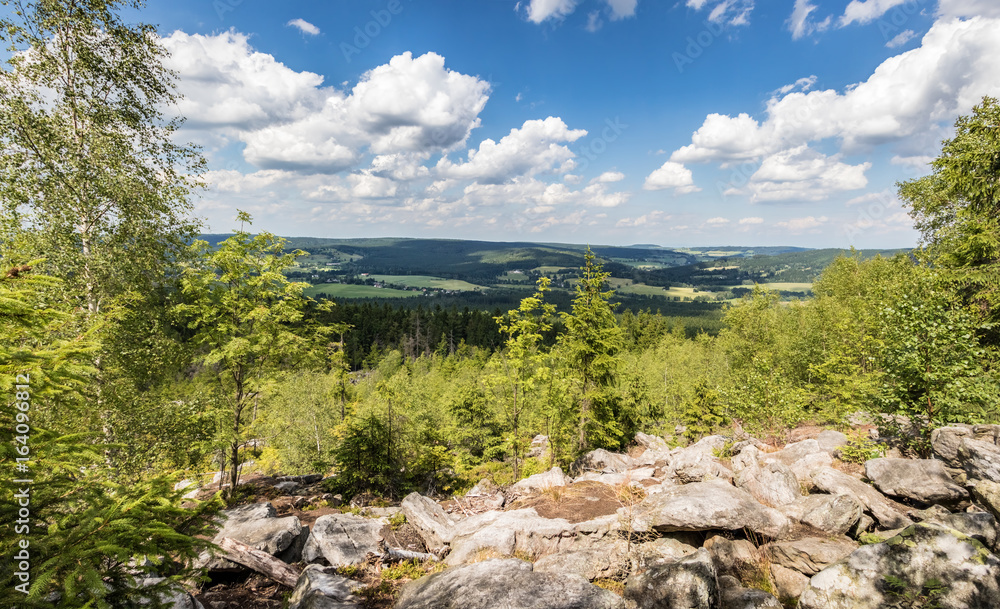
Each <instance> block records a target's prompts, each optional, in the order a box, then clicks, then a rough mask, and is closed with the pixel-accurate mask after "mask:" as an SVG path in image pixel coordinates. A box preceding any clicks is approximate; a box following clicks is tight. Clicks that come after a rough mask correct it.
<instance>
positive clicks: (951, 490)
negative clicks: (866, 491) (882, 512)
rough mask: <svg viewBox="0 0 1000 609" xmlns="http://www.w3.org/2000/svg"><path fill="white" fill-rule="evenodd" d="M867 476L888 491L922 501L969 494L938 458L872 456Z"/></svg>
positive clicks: (946, 500) (953, 500) (953, 499)
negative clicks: (876, 457)
mask: <svg viewBox="0 0 1000 609" xmlns="http://www.w3.org/2000/svg"><path fill="white" fill-rule="evenodd" d="M865 476H866V477H867V478H868V479H869V480H871V481H872V482H874V483H875V486H877V487H878V489H879V490H880V491H882V492H883V493H885V494H886V495H892V496H894V497H904V498H906V499H912V500H914V501H919V502H920V503H928V504H936V503H946V504H953V503H956V502H958V501H961V500H963V499H968V497H969V493H968V492H966V490H965V489H964V488H962V487H961V486H959V485H957V484H955V483H954V482H953V481H952V479H951V476H949V475H948V472H947V471H946V470H945V467H944V464H942V463H941V462H940V461H937V460H936V459H870V460H868V461H866V462H865Z"/></svg>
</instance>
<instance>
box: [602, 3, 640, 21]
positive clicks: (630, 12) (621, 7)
mask: <svg viewBox="0 0 1000 609" xmlns="http://www.w3.org/2000/svg"><path fill="white" fill-rule="evenodd" d="M604 1H605V2H606V3H607V4H608V9H609V10H610V11H611V20H612V21H618V20H620V19H625V18H627V17H634V16H635V7H636V5H638V4H639V0H604Z"/></svg>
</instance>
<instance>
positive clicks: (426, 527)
mask: <svg viewBox="0 0 1000 609" xmlns="http://www.w3.org/2000/svg"><path fill="white" fill-rule="evenodd" d="M400 507H401V508H402V509H403V515H404V516H406V522H408V523H410V524H412V525H413V526H414V527H416V529H417V532H418V533H420V537H422V538H423V540H424V544H425V545H426V546H427V548H428V549H430V550H432V551H433V550H437V549H438V548H441V547H443V546H444V545H445V544H447V543H449V542H451V538H452V536H453V535H454V527H455V520H454V519H453V518H452V517H451V516H449V515H448V513H447V512H445V511H444V508H442V507H441V505H440V504H438V502H436V501H434V500H433V499H431V498H429V497H424V496H423V495H421V494H420V493H410V494H409V495H407V496H406V497H405V498H404V499H403V501H402V503H400Z"/></svg>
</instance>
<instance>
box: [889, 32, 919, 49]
mask: <svg viewBox="0 0 1000 609" xmlns="http://www.w3.org/2000/svg"><path fill="white" fill-rule="evenodd" d="M916 37H917V33H916V32H914V31H913V30H903V31H902V32H900V33H899V34H897V35H896V36H894V37H893V38H892V40H890V41H889V42H887V43H885V46H886V47H887V48H890V49H894V48H896V47H901V46H903V45H904V44H906V43H907V42H909V41H911V40H913V39H914V38H916Z"/></svg>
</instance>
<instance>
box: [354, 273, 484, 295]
mask: <svg viewBox="0 0 1000 609" xmlns="http://www.w3.org/2000/svg"><path fill="white" fill-rule="evenodd" d="M369 277H370V278H371V279H374V280H375V281H378V282H380V283H389V284H393V285H405V286H406V287H409V288H433V289H435V290H453V291H456V292H471V291H474V290H481V289H483V287H482V286H478V285H476V284H474V283H469V282H468V281H462V280H460V279H442V278H441V277H432V276H430V275H370V276H369Z"/></svg>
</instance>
